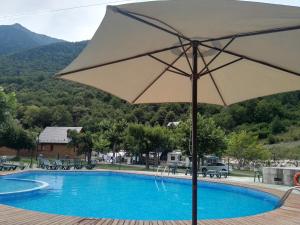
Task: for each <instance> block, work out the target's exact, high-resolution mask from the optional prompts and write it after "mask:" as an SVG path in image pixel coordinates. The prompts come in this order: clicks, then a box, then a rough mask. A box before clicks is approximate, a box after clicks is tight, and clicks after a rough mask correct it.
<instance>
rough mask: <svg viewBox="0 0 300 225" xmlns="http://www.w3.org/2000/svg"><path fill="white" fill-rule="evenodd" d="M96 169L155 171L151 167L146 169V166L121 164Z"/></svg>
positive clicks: (102, 165)
mask: <svg viewBox="0 0 300 225" xmlns="http://www.w3.org/2000/svg"><path fill="white" fill-rule="evenodd" d="M96 168H98V169H107V170H132V171H155V169H154V170H153V168H152V167H150V169H146V168H145V166H129V165H120V164H98V165H97V167H96Z"/></svg>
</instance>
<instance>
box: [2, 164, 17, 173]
mask: <svg viewBox="0 0 300 225" xmlns="http://www.w3.org/2000/svg"><path fill="white" fill-rule="evenodd" d="M17 167H18V166H17V165H14V164H8V163H5V164H3V168H4V170H6V171H9V170H16V169H17Z"/></svg>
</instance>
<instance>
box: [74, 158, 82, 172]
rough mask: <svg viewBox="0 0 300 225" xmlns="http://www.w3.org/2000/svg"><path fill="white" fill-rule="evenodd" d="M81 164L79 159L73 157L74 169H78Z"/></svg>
mask: <svg viewBox="0 0 300 225" xmlns="http://www.w3.org/2000/svg"><path fill="white" fill-rule="evenodd" d="M82 167H83V165H82V162H81V160H80V159H74V169H77V170H80V169H82Z"/></svg>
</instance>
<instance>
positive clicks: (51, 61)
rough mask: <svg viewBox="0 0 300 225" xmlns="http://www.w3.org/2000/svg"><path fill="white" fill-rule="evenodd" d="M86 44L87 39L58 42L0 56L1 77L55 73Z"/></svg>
mask: <svg viewBox="0 0 300 225" xmlns="http://www.w3.org/2000/svg"><path fill="white" fill-rule="evenodd" d="M86 44H87V41H82V42H75V43H71V42H57V43H54V44H49V45H45V46H40V47H36V48H32V49H28V50H23V51H21V52H17V53H11V54H9V55H4V56H0V77H1V75H2V76H26V75H30V76H31V77H32V76H34V75H37V76H38V75H41V74H43V75H53V74H55V73H56V72H58V71H59V70H61V69H63V68H64V67H65V66H66V65H68V64H69V63H70V62H71V61H72V60H73V59H74V58H75V57H76V56H77V55H78V54H79V53H80V52H81V51H82V49H83V48H84V47H85V46H86ZM0 48H1V45H0Z"/></svg>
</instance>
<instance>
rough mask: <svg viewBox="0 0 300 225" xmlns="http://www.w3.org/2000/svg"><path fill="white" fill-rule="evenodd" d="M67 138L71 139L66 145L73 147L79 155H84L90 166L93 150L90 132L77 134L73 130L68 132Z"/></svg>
mask: <svg viewBox="0 0 300 225" xmlns="http://www.w3.org/2000/svg"><path fill="white" fill-rule="evenodd" d="M68 138H70V139H71V140H70V142H69V143H68V145H69V146H71V147H75V148H76V149H77V151H78V153H79V154H85V155H86V156H87V159H88V164H90V163H91V157H92V150H93V137H92V134H91V132H89V131H85V132H77V131H75V130H69V131H68Z"/></svg>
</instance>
